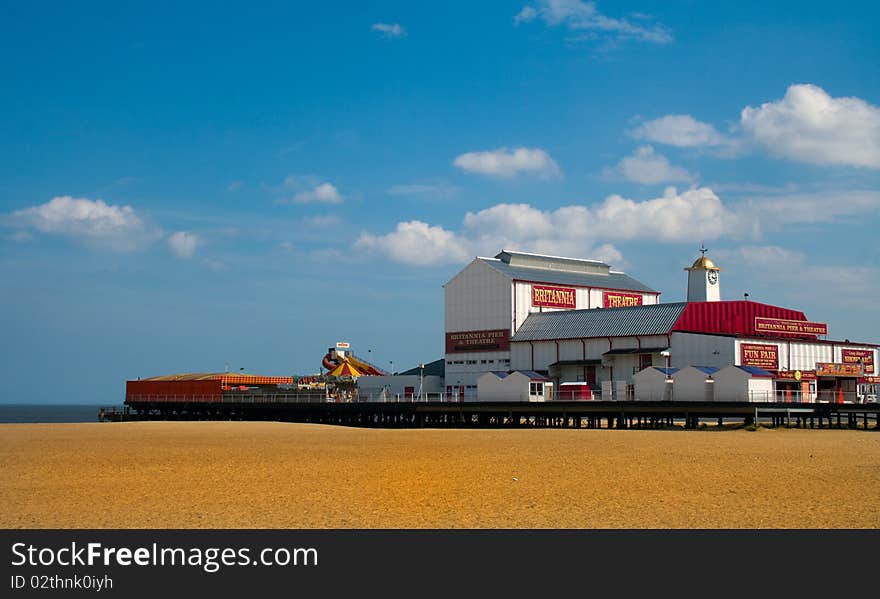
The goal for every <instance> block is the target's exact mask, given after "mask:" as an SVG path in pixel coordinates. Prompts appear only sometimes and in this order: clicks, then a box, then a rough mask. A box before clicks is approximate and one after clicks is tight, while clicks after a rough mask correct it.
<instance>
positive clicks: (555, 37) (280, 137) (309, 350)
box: [0, 0, 880, 403]
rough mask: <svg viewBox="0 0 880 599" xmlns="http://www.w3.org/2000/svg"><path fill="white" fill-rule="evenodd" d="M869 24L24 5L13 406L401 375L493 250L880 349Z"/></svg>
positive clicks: (537, 11)
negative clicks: (711, 279) (693, 269)
mask: <svg viewBox="0 0 880 599" xmlns="http://www.w3.org/2000/svg"><path fill="white" fill-rule="evenodd" d="M768 4H769V6H768ZM878 12H880V10H878V8H877V7H876V5H875V4H874V3H869V2H863V3H840V4H836V5H829V4H827V3H809V2H774V3H766V2H714V3H708V2H696V1H694V2H685V1H681V2H610V1H601V2H597V3H591V2H581V1H579V0H566V1H555V2H546V1H543V0H542V1H531V2H525V1H514V2H491V3H489V2H486V3H473V2H446V3H444V4H443V5H442V10H440V9H439V7H438V6H437V5H431V4H425V3H413V2H385V3H380V2H371V3H354V2H353V3H305V2H303V3H295V2H277V3H269V2H248V3H233V2H230V3H224V4H223V6H222V7H218V6H215V5H214V3H210V4H208V3H205V4H198V3H187V4H186V5H183V6H181V5H180V4H179V3H174V4H172V3H157V2H149V3H138V2H126V3H99V2H93V3H88V4H86V5H84V4H81V3H77V4H76V5H74V4H72V3H38V2H33V3H10V2H4V3H2V7H0V55H2V57H3V58H2V59H0V81H2V90H3V93H2V94H0V280H2V281H3V282H4V283H3V293H2V294H0V325H2V328H3V331H4V334H5V337H6V343H5V344H4V346H5V347H6V348H7V350H6V352H4V354H5V355H4V357H3V360H2V361H0V374H2V377H3V381H4V383H5V384H6V385H7V388H9V389H14V390H15V394H14V395H10V396H9V397H12V398H13V400H14V401H25V402H27V401H33V402H43V401H54V402H57V401H69V402H98V403H112V402H116V401H119V400H120V399H121V396H122V390H123V382H124V380H125V379H127V378H134V377H137V376H150V375H155V374H163V373H169V372H180V371H214V370H222V369H223V367H224V364H226V363H229V365H230V368H231V369H233V370H238V369H239V368H245V369H246V370H248V371H252V372H260V373H265V374H289V373H296V374H305V373H311V372H316V371H317V370H318V366H319V364H320V358H321V356H322V355H323V352H324V351H325V350H326V348H327V347H329V346H331V345H333V344H334V343H335V342H336V341H340V340H347V341H350V342H351V343H352V345H353V347H354V348H355V351H357V352H358V353H361V354H367V350H370V352H369V355H370V356H371V357H372V358H373V359H374V361H376V362H378V363H379V364H380V365H381V366H385V367H388V366H389V365H391V363H392V362H393V368H394V369H395V370H397V369H399V368H406V367H410V366H412V365H415V364H417V363H418V362H419V361H422V360H423V361H429V360H432V359H436V358H437V357H440V356H441V355H442V350H443V335H442V332H443V303H442V302H443V295H442V287H441V286H442V284H443V283H444V282H445V281H447V280H448V279H449V278H450V277H451V276H452V275H453V274H454V273H455V272H457V271H458V270H459V269H460V268H461V267H462V266H463V265H464V264H466V263H467V262H468V261H469V259H470V258H472V257H473V256H475V255H494V254H495V253H497V252H498V251H499V250H500V249H502V248H508V249H520V250H532V251H541V252H546V253H557V254H560V253H561V254H565V255H574V256H581V257H592V258H602V259H606V260H607V261H609V263H611V264H612V265H613V266H614V267H616V268H621V269H623V270H626V271H627V272H628V273H630V274H632V275H633V276H635V277H636V278H638V279H640V280H642V281H644V282H645V283H647V284H649V285H651V286H653V287H655V288H656V289H658V290H660V291H661V292H662V296H661V298H662V299H663V300H665V301H676V300H680V299H682V298H683V295H684V292H685V284H686V277H685V274H686V273H684V272H683V271H682V267H684V266H685V265H686V264H688V263H689V262H690V261H692V260H693V259H694V258H695V257H696V255H697V254H698V252H697V249H698V247H699V245H700V243H701V242H705V243H706V245H707V246H708V247H709V249H710V252H709V254H710V256H712V257H713V258H714V259H715V260H716V262H718V263H719V265H720V266H721V267H722V268H723V269H724V270H723V272H722V295H723V297H725V298H727V299H735V298H739V297H741V296H742V293H743V292H746V291H747V292H749V293H750V295H751V298H752V299H755V300H757V301H764V302H767V303H773V304H779V305H784V306H789V307H793V308H798V309H801V310H804V311H805V312H806V314H807V316H808V318H810V319H811V320H817V321H823V322H828V323H829V325H830V334H831V336H832V337H835V338H840V339H843V338H851V339H859V340H863V341H870V342H880V322H878V319H877V310H876V304H877V301H878V298H880V243H878V232H877V231H878V225H880V218H878V216H877V214H878V208H880V108H878V106H880V69H878V68H877V64H878V63H880V42H878V39H877V37H876V35H875V32H874V31H873V29H874V24H876V23H877V22H878V20H880V14H878ZM62 387H63V388H64V391H59V389H60V388H62ZM4 401H5V400H4Z"/></svg>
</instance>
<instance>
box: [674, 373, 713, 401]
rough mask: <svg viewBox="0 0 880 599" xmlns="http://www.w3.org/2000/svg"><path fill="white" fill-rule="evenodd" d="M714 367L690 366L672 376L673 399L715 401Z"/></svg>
mask: <svg viewBox="0 0 880 599" xmlns="http://www.w3.org/2000/svg"><path fill="white" fill-rule="evenodd" d="M717 371H718V369H717V368H715V367H714V366H688V367H686V368H682V369H681V370H679V371H678V372H676V373H674V374H673V375H672V381H673V383H672V399H673V400H675V401H713V399H714V391H713V387H714V385H715V383H714V382H709V381H713V380H714V379H713V378H712V376H713V375H714V374H715V373H716V372H717Z"/></svg>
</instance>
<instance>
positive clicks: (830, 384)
mask: <svg viewBox="0 0 880 599" xmlns="http://www.w3.org/2000/svg"><path fill="white" fill-rule="evenodd" d="M703 253H704V255H703V256H701V257H700V258H698V259H697V260H696V261H695V262H694V263H693V264H692V265H691V266H689V267H688V268H686V269H685V270H686V271H688V275H687V277H688V292H687V301H685V302H674V303H658V299H659V293H658V292H657V291H655V290H654V289H652V288H650V287H648V286H647V285H645V284H643V283H641V282H639V281H636V280H635V279H633V278H631V277H629V276H627V275H625V274H624V273H620V272H615V271H613V270H611V269H610V267H609V266H608V265H607V264H604V263H602V262H595V261H590V260H575V259H570V258H556V257H550V256H538V255H534V254H525V253H519V252H509V251H503V252H501V253H500V254H498V255H497V256H496V257H495V258H494V259H491V258H477V259H475V260H474V261H473V262H471V263H470V264H469V265H468V266H467V267H466V268H465V269H464V270H462V271H461V272H460V273H459V274H458V275H456V277H454V278H453V279H452V280H451V281H449V283H447V284H446V286H445V288H446V294H445V295H446V381H445V383H446V387H447V392H450V390H451V389H450V388H452V392H454V393H456V394H458V393H460V392H463V393H464V397H465V398H468V395H469V394H470V393H472V391H471V389H469V387H471V386H473V387H475V386H476V378H477V377H479V375H480V374H482V373H484V372H489V371H502V372H509V371H524V372H535V373H537V374H539V375H543V376H546V377H547V378H548V380H549V381H550V382H551V383H552V385H553V387H554V388H555V389H560V388H561V384H562V383H567V382H583V383H585V384H587V385H588V386H589V387H590V388H591V389H593V390H594V391H595V392H596V393H595V394H594V397H597V398H598V397H601V398H602V399H620V400H624V399H639V398H636V397H634V385H633V376H634V375H635V374H636V373H638V372H640V371H642V370H644V369H645V368H649V367H655V368H666V367H671V368H677V369H686V368H688V367H691V366H695V367H700V369H698V370H699V371H700V372H705V373H706V379H707V381H709V382H710V383H711V382H714V381H713V379H712V373H713V372H715V371H716V370H720V369H723V368H725V367H728V366H731V365H734V366H742V367H747V368H746V369H745V370H743V372H750V373H751V376H755V377H759V378H767V377H770V378H772V380H773V386H772V389H773V398H775V399H777V400H782V401H816V400H820V401H865V400H870V399H871V395H872V393H873V394H876V387H877V384H878V383H880V379H878V372H877V362H878V346H877V345H875V344H872V343H864V342H854V341H850V340H849V339H844V340H835V339H831V338H829V335H828V325H827V324H826V323H822V322H813V321H810V320H809V319H808V318H807V316H806V315H805V314H804V313H803V312H801V311H799V310H796V309H791V308H785V307H780V306H774V305H770V304H765V303H760V302H753V301H748V300H734V301H723V300H722V299H721V292H720V272H721V269H720V268H719V267H717V266H716V265H715V264H714V263H713V262H712V261H711V260H710V259H709V258H708V257H707V256H706V255H705V251H704V252H703ZM672 378H674V377H672ZM762 385H763V383H762ZM709 386H710V387H711V385H709ZM684 387H685V386H682V390H683V389H684ZM693 387H694V388H700V389H703V386H702V385H693ZM762 388H763V387H762ZM701 393H702V391H701ZM762 393H763V395H764V396H766V392H762ZM557 397H558V396H557ZM676 397H678V398H681V393H679V394H677V395H676ZM874 397H876V395H874ZM741 399H744V400H746V399H754V398H749V397H743V398H741ZM763 400H766V397H765V398H764V399H763Z"/></svg>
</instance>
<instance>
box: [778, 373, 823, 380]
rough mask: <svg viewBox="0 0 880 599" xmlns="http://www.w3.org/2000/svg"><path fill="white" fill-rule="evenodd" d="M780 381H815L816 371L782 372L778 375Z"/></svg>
mask: <svg viewBox="0 0 880 599" xmlns="http://www.w3.org/2000/svg"><path fill="white" fill-rule="evenodd" d="M776 378H777V379H778V380H780V381H815V380H816V371H815V370H780V371H779V372H778V373H777V374H776Z"/></svg>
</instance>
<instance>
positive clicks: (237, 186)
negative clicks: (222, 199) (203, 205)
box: [226, 181, 244, 193]
mask: <svg viewBox="0 0 880 599" xmlns="http://www.w3.org/2000/svg"><path fill="white" fill-rule="evenodd" d="M242 187H244V181H232V182H231V183H230V184H229V185H227V186H226V191H228V192H230V193H235V192H236V191H240V190H241V188H242Z"/></svg>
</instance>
